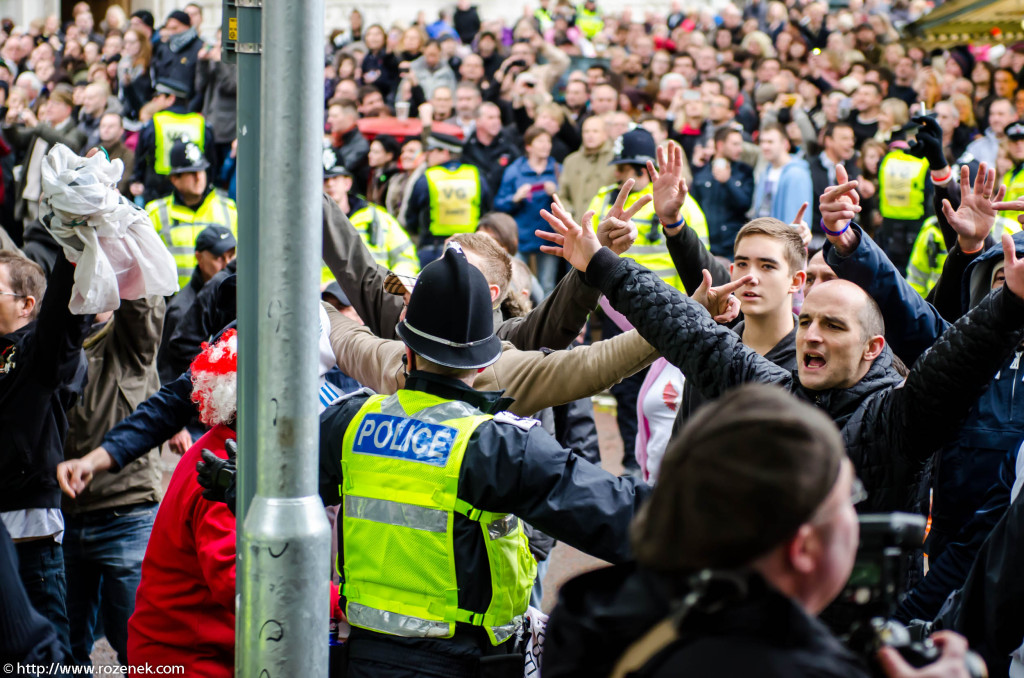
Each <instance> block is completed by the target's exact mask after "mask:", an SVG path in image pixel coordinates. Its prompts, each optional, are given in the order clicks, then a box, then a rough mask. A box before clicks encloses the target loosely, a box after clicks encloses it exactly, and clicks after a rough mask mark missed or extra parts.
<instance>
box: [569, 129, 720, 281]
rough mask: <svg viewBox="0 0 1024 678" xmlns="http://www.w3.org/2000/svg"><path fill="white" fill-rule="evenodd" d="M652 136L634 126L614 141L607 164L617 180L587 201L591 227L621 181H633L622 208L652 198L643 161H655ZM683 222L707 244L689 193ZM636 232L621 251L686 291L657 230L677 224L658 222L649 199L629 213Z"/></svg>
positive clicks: (604, 212) (612, 200)
mask: <svg viewBox="0 0 1024 678" xmlns="http://www.w3.org/2000/svg"><path fill="white" fill-rule="evenodd" d="M655 148H656V146H655V143H654V137H652V136H651V133H650V132H648V131H647V130H645V129H643V128H641V127H638V128H636V129H634V130H631V131H629V132H626V133H625V134H623V135H622V136H621V137H619V138H618V139H616V140H615V158H614V159H612V161H611V162H610V163H609V164H610V165H612V166H614V167H615V180H616V182H617V183H615V184H612V185H611V186H605V187H604V188H602V189H601V190H600V191H598V192H597V195H596V196H594V198H593V200H591V201H590V207H589V209H590V210H592V211H593V212H594V226H595V227H596V226H597V224H598V223H600V221H601V220H602V219H604V217H605V215H607V214H608V211H609V210H610V209H611V207H612V205H614V204H615V200H616V198H617V197H618V195H619V187H620V186H621V185H622V183H623V182H624V181H626V180H627V179H630V178H632V179H633V181H634V182H635V183H634V184H633V189H632V191H631V193H630V195H629V197H628V198H626V202H625V205H624V206H625V207H626V208H627V209H628V208H629V207H631V206H632V205H633V203H635V202H636V201H637V200H639V199H640V198H642V197H643V196H645V195H651V196H652V197H653V190H652V188H651V178H650V177H649V176H648V174H647V162H648V161H651V162H652V163H653V162H656V161H655V158H654V154H655ZM682 217H683V221H684V222H685V223H686V225H687V226H689V227H690V228H692V229H693V230H694V231H696V232H697V235H698V236H699V237H700V240H701V242H702V243H704V246H705V247H707V246H708V224H707V220H706V219H705V218H704V212H703V210H701V208H700V205H699V204H697V201H696V199H694V197H693V196H692V195H690V196H687V198H686V201H685V202H684V203H683V210H682ZM633 222H634V223H636V225H637V228H638V229H639V233H638V236H637V239H636V242H635V243H634V244H633V246H632V247H631V248H629V250H628V251H627V252H626V253H625V254H623V255H622V256H624V257H629V258H631V259H633V260H634V261H636V262H637V263H638V264H642V265H644V266H646V267H647V268H649V269H651V270H652V271H654V272H655V273H657V274H658V277H659V278H661V279H662V280H664V281H665V282H666V283H668V284H669V285H671V286H672V287H675V288H676V289H677V290H679V291H680V292H683V293H684V294H685V293H686V289H685V288H684V287H683V281H682V279H681V278H680V277H679V272H678V271H677V270H676V267H675V264H673V263H672V257H671V256H669V253H668V247H667V246H666V245H665V236H664V234H663V233H662V232H661V227H662V226H669V227H673V226H678V224H662V223H661V222H660V221H659V220H658V216H657V215H656V214H655V213H654V202H653V201H652V202H650V203H649V204H647V206H645V207H643V208H642V209H641V210H640V211H639V212H637V213H636V215H634V216H633Z"/></svg>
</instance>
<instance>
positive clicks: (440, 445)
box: [340, 390, 537, 645]
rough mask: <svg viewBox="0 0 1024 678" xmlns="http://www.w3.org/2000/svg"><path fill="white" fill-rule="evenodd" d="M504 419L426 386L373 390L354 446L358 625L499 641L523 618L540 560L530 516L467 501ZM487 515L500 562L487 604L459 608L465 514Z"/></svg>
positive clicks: (352, 606) (490, 552)
mask: <svg viewBox="0 0 1024 678" xmlns="http://www.w3.org/2000/svg"><path fill="white" fill-rule="evenodd" d="M493 418H494V417H493V416H492V415H488V414H483V413H481V412H480V411H479V410H477V409H476V408H474V407H472V406H471V405H468V404H466V403H463V402H460V401H455V400H445V399H444V398H440V397H438V396H434V395H431V394H429V393H423V392H420V391H408V390H400V391H398V392H397V393H395V394H394V395H389V396H384V395H379V396H373V397H371V398H369V399H368V400H367V401H366V403H365V404H364V405H363V407H362V408H361V409H360V410H359V413H358V414H356V416H355V418H353V420H352V423H351V424H349V427H348V429H347V430H346V432H345V437H344V440H343V443H342V453H341V468H342V474H343V477H344V480H343V481H342V485H341V488H340V489H341V495H342V498H343V501H342V535H343V539H342V544H343V547H342V549H343V554H342V555H343V558H344V562H343V567H342V575H343V587H342V595H343V596H344V597H345V600H346V605H345V614H346V615H347V616H348V621H349V623H350V624H352V625H353V626H357V627H359V628H364V629H371V630H373V631H378V632H380V633H386V634H391V635H397V636H405V637H413V638H450V637H452V635H453V634H454V633H455V623H456V622H462V623H464V624H470V625H473V626H479V627H482V628H483V629H484V630H485V631H486V632H487V635H488V637H489V638H490V640H491V643H492V644H494V645H498V644H500V643H503V642H504V641H506V640H508V639H509V638H510V637H511V636H512V635H514V634H515V633H516V631H517V629H518V628H519V627H520V625H521V624H522V619H523V613H525V612H526V607H527V605H528V604H529V601H530V591H531V590H532V588H533V580H534V577H535V576H536V572H537V565H536V562H535V561H534V559H533V557H532V556H531V555H530V550H529V547H528V545H527V541H526V535H525V534H524V533H523V529H522V525H521V523H520V521H519V519H518V518H516V517H515V516H513V515H510V514H500V513H490V512H487V511H481V510H480V509H478V508H475V507H473V506H470V505H469V504H468V503H466V502H465V501H463V500H462V499H459V496H458V493H459V492H458V491H459V473H460V470H461V467H462V462H463V459H464V458H465V454H466V450H467V448H468V446H469V439H470V436H472V434H473V431H475V430H476V428H477V427H478V426H480V425H481V424H483V423H484V422H486V421H489V420H491V419H493ZM457 513H458V514H461V515H463V516H466V517H467V518H468V519H469V520H472V521H474V522H476V523H477V524H478V525H479V529H480V532H481V535H482V540H481V541H482V543H483V545H484V550H485V551H486V554H487V562H488V565H489V570H490V589H491V597H490V601H489V602H488V604H487V608H486V609H485V610H466V609H463V608H461V607H459V588H460V586H462V587H465V586H467V582H459V581H458V579H457V577H456V574H455V573H456V567H455V560H456V558H457V557H459V555H460V554H458V553H456V547H455V543H454V523H455V514H457Z"/></svg>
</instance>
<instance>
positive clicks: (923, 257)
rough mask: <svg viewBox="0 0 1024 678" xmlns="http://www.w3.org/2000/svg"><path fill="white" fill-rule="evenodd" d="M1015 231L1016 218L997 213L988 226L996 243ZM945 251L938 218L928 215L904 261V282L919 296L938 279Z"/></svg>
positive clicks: (946, 252)
mask: <svg viewBox="0 0 1024 678" xmlns="http://www.w3.org/2000/svg"><path fill="white" fill-rule="evenodd" d="M1001 214H1003V213H1001ZM1012 214H1016V212H1012ZM1019 230H1020V224H1019V223H1017V220H1016V219H1010V218H1008V217H1004V216H997V217H996V222H995V224H994V225H993V226H992V238H993V239H994V240H995V241H996V242H999V240H1000V238H1001V237H1002V234H1003V233H1011V234H1012V233H1016V232H1017V231H1019ZM948 254H949V250H948V249H947V247H946V238H945V236H944V235H943V234H942V228H940V227H939V220H938V217H936V216H934V215H933V216H930V217H928V218H927V219H925V220H924V225H923V226H921V232H920V233H918V234H917V240H915V241H914V248H913V249H912V250H911V251H910V263H909V264H907V282H908V283H909V284H910V286H911V287H913V288H914V289H915V290H916V291H917V293H918V294H920V295H921V296H922V297H927V296H928V292H930V291H931V289H932V288H933V287H935V283H937V282H938V281H939V278H940V277H941V276H942V267H943V265H944V264H945V263H946V257H947V256H948Z"/></svg>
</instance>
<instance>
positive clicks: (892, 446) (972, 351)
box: [542, 182, 1024, 511]
mask: <svg viewBox="0 0 1024 678" xmlns="http://www.w3.org/2000/svg"><path fill="white" fill-rule="evenodd" d="M855 185H856V182H848V183H846V184H842V185H840V186H836V187H833V188H831V189H829V191H827V192H826V195H825V196H823V198H822V202H823V203H826V202H828V203H829V204H830V209H832V210H833V213H832V217H833V218H834V220H835V221H832V224H833V228H834V229H836V230H838V229H839V227H838V226H836V224H837V223H842V222H843V221H849V220H852V219H853V218H854V217H855V216H856V213H857V211H859V207H857V206H856V205H852V204H847V203H845V202H841V201H837V200H836V197H837V196H841V195H845V194H846V193H847V192H849V191H851V190H852V189H853V188H854V186H855ZM552 209H553V210H554V212H555V213H556V214H557V216H555V215H552V214H551V213H548V212H546V211H544V212H542V214H543V215H544V217H545V219H546V220H547V221H548V223H549V224H551V226H552V227H553V228H554V229H555V231H556V232H555V234H552V235H550V236H549V237H548V238H547V239H549V240H552V241H554V242H556V243H558V244H561V245H562V247H548V248H546V251H548V252H549V253H552V254H557V253H562V254H563V256H565V257H566V259H567V260H569V262H570V263H572V265H573V266H574V267H576V268H577V269H578V270H581V271H586V274H587V278H588V281H589V282H590V283H591V284H594V285H595V286H597V287H598V288H599V289H600V290H601V291H602V292H604V294H605V295H606V296H607V297H608V300H609V301H610V302H611V304H612V306H613V307H614V308H615V309H616V310H617V311H619V312H620V313H623V314H624V315H625V316H626V318H627V319H628V320H629V321H630V322H631V323H632V324H633V325H634V326H635V327H636V328H637V330H638V331H639V332H640V334H641V335H642V336H643V337H644V339H646V340H647V341H649V342H650V343H651V345H653V346H654V347H655V348H657V349H658V350H659V351H660V352H661V354H662V355H663V356H664V357H665V358H667V359H668V360H669V362H671V363H673V364H675V365H676V366H678V367H679V368H680V369H682V371H683V373H684V374H685V375H686V378H687V379H688V380H693V382H694V385H695V386H696V387H697V388H698V389H699V390H700V391H701V393H702V394H703V395H705V396H706V397H709V398H716V397H718V396H719V395H721V394H722V393H723V392H724V391H725V390H727V389H728V388H730V387H732V386H735V385H738V384H741V383H745V382H764V383H774V384H778V385H780V386H782V387H784V388H786V389H788V390H790V391H793V392H794V393H796V394H798V395H799V396H800V397H802V398H805V399H807V400H810V401H812V402H814V403H815V404H816V405H817V406H819V407H821V408H822V409H824V410H826V411H827V412H828V413H829V414H830V415H831V416H832V418H833V419H834V420H835V421H836V423H838V424H839V425H840V428H841V430H842V434H843V439H844V442H845V443H846V447H847V453H848V454H849V455H850V458H851V460H852V461H853V463H854V466H855V467H856V470H857V472H858V474H859V475H860V476H861V478H862V479H863V480H864V482H865V485H866V486H867V488H868V492H869V497H868V500H867V501H866V502H865V507H864V508H865V509H866V510H869V511H892V510H901V509H902V510H906V509H911V508H913V504H914V499H915V492H914V488H915V485H916V483H917V480H918V476H919V474H920V471H921V469H922V467H923V465H924V463H925V462H926V461H927V460H928V459H929V458H930V457H931V455H932V454H933V453H934V452H935V451H936V450H937V449H938V448H939V447H940V446H941V445H943V444H944V443H946V442H947V441H948V440H949V439H950V437H951V436H952V435H953V433H954V432H955V431H956V428H957V427H958V426H959V424H960V423H961V422H962V421H963V419H964V417H965V416H966V415H967V413H968V411H969V409H970V408H971V406H972V405H973V404H974V403H975V402H976V401H977V399H978V397H979V395H980V394H981V392H982V391H983V390H984V388H985V387H986V386H987V385H988V383H989V382H990V381H991V379H992V378H993V376H994V375H995V373H996V370H998V369H999V367H1000V366H1001V364H1002V362H1003V360H1004V359H1005V358H1006V356H1007V355H1008V354H1009V353H1010V351H1011V350H1012V349H1013V348H1014V347H1015V346H1016V345H1017V344H1018V343H1019V342H1020V340H1021V336H1022V331H1021V330H1022V328H1024V300H1022V297H1024V261H1018V260H1017V258H1016V256H1015V253H1014V248H1013V240H1012V239H1011V238H1010V236H1008V235H1006V236H1005V237H1004V239H1003V240H1004V242H1003V247H1004V251H1005V253H1006V267H1005V271H1006V284H1005V286H1004V288H1003V289H1002V290H1000V291H998V292H994V293H992V294H991V295H989V296H988V297H987V298H986V299H985V300H984V301H982V302H981V303H980V304H978V305H977V306H976V307H975V308H974V309H972V310H971V311H970V313H968V314H966V315H965V316H964V318H962V319H961V320H960V321H958V322H957V324H956V325H954V326H953V327H952V328H951V329H950V330H948V331H947V332H946V333H945V334H943V336H942V337H941V338H940V339H939V340H938V341H937V342H936V343H935V345H934V346H933V347H932V350H931V351H930V352H929V353H928V354H926V355H925V356H923V357H922V358H921V359H919V360H918V362H917V363H915V365H914V367H913V369H912V370H911V372H910V374H909V376H908V377H907V379H906V380H905V381H904V380H903V379H902V378H901V377H900V375H899V374H898V373H897V372H896V371H895V369H894V368H893V367H892V357H893V356H892V352H891V351H890V350H889V348H888V346H887V345H886V342H885V339H884V336H883V335H884V326H883V322H882V319H881V312H880V311H879V310H878V306H877V304H876V303H875V302H874V300H872V299H871V298H870V297H868V296H867V294H865V293H864V291H863V290H862V289H861V288H860V287H858V286H857V285H855V284H853V283H850V282H848V281H845V280H833V281H829V282H825V283H820V284H818V285H816V286H815V287H814V288H813V289H812V290H811V292H810V293H809V294H808V295H807V299H806V300H805V301H804V306H803V309H802V311H801V313H800V316H799V320H798V328H797V336H796V344H797V372H796V374H794V373H792V372H791V371H789V370H785V369H782V368H780V367H779V366H777V365H775V364H773V363H771V362H770V361H768V360H765V359H764V358H762V357H761V356H758V355H757V354H756V353H755V352H754V351H752V350H751V349H749V348H747V347H745V346H743V345H742V343H741V342H740V340H739V338H738V337H737V336H736V335H735V333H733V332H732V331H730V330H728V329H726V328H723V327H720V326H719V325H717V324H716V323H715V322H714V321H713V320H712V319H711V317H710V316H708V314H707V312H706V311H705V310H704V308H703V307H702V306H701V305H700V304H698V303H697V302H696V301H693V300H691V299H689V298H686V297H682V296H681V295H680V294H679V293H678V292H676V291H674V290H672V289H671V288H669V287H668V286H666V285H664V284H661V283H660V281H659V280H658V279H657V276H656V275H655V274H653V273H651V272H650V271H648V270H646V269H644V268H642V267H640V266H637V265H635V264H633V263H632V262H624V261H620V260H617V258H616V257H615V256H614V255H613V254H612V252H611V251H605V250H603V249H602V248H600V247H599V246H598V242H597V239H596V236H595V235H594V234H593V231H592V230H591V229H590V228H587V229H582V228H581V227H580V226H579V225H577V224H576V223H575V222H573V221H572V219H571V217H569V215H568V214H567V213H566V212H565V211H564V210H562V209H561V208H560V207H559V206H557V205H555V206H553V208H552ZM846 227H847V228H848V224H847V226H846Z"/></svg>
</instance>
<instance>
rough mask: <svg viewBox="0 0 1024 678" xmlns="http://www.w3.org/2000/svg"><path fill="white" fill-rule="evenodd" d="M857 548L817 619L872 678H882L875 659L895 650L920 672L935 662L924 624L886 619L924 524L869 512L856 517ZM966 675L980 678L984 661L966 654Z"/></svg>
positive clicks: (900, 593)
mask: <svg viewBox="0 0 1024 678" xmlns="http://www.w3.org/2000/svg"><path fill="white" fill-rule="evenodd" d="M859 522H860V547H859V548H858V549H857V559H856V562H855V563H854V566H853V572H852V573H851V574H850V580H849V581H848V582H847V583H846V587H845V588H844V589H843V591H842V593H840V594H839V597H838V598H836V600H835V602H834V603H833V604H832V605H830V606H829V608H828V609H827V610H826V611H825V613H824V614H823V615H822V619H823V621H825V622H826V623H827V624H828V625H829V626H830V627H831V628H832V630H833V631H834V632H835V633H836V635H837V636H839V638H840V639H841V640H842V641H843V642H844V643H846V646H847V647H849V648H850V649H851V650H853V651H854V652H856V653H857V654H858V655H859V656H860V657H861V658H862V659H863V660H864V663H865V664H866V665H868V666H870V667H871V670H872V672H873V673H874V674H875V675H876V676H884V675H885V674H883V673H882V670H881V667H880V666H879V665H878V662H877V661H876V660H875V655H876V653H877V652H878V650H880V649H881V648H883V647H887V646H888V647H892V648H895V649H896V650H897V651H898V652H899V653H900V655H902V656H903V658H904V659H905V660H906V661H907V663H908V664H910V665H912V666H915V667H922V666H927V665H928V664H931V663H932V662H934V661H936V660H937V659H938V658H939V655H940V651H939V649H938V648H937V647H936V646H935V645H934V644H933V643H932V642H931V641H930V640H929V639H928V638H927V635H928V631H929V628H928V626H927V625H918V626H911V627H910V628H908V627H906V626H904V625H903V624H901V623H899V622H897V621H895V620H893V619H892V618H891V617H892V616H893V614H894V613H895V611H896V606H897V604H898V603H899V601H900V600H901V599H902V597H903V595H904V594H905V591H904V588H905V584H906V581H907V572H908V567H909V565H910V563H911V562H912V560H913V558H914V557H915V556H916V555H917V551H918V550H919V549H921V548H922V546H923V545H924V534H925V519H924V517H922V516H919V515H917V514H913V513H873V514H864V515H861V516H859ZM966 663H967V670H968V673H969V675H971V676H977V677H978V678H985V677H986V676H987V675H988V672H987V671H986V670H985V662H984V661H983V660H982V659H981V657H979V656H978V655H977V654H976V653H974V652H970V651H968V654H967V658H966Z"/></svg>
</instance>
